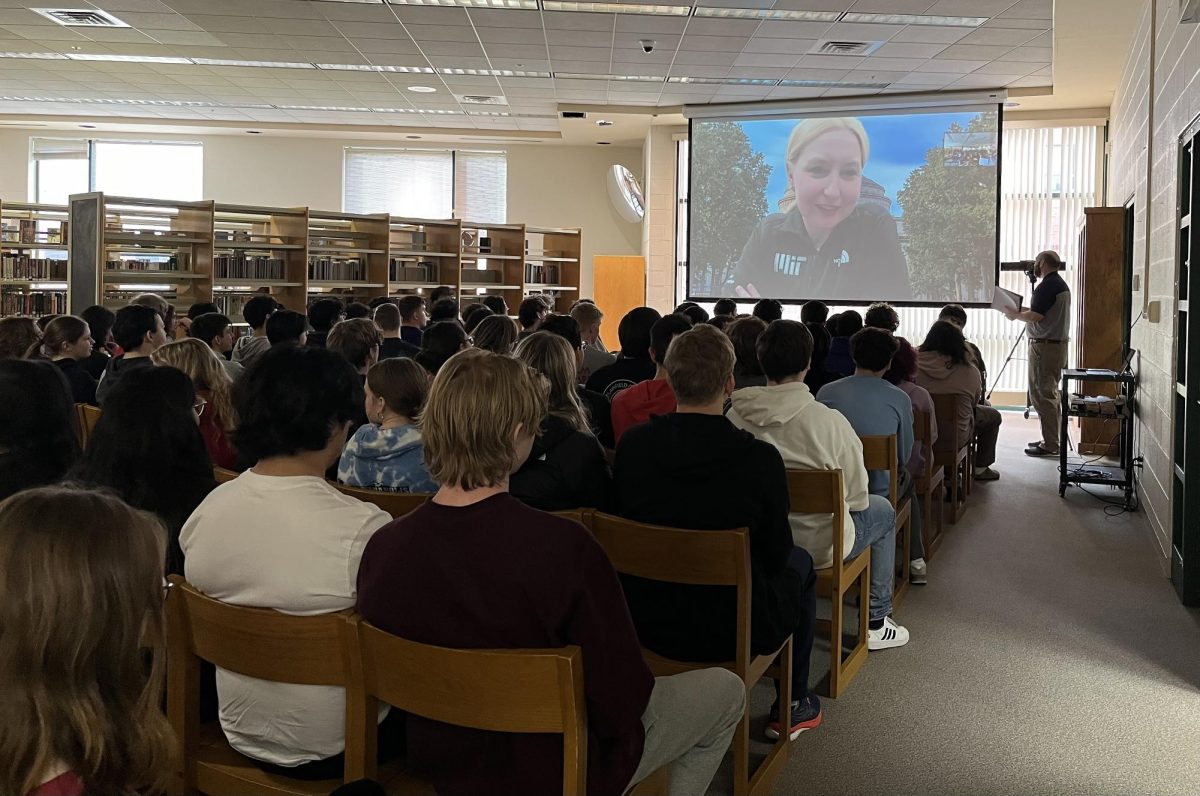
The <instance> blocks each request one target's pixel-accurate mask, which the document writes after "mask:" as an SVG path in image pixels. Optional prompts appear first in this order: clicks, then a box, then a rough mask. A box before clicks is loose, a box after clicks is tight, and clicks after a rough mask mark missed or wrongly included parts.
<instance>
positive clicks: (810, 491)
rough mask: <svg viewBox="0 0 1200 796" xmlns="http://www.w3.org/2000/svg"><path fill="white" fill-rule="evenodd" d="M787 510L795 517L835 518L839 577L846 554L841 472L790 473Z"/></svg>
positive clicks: (834, 545) (834, 537)
mask: <svg viewBox="0 0 1200 796" xmlns="http://www.w3.org/2000/svg"><path fill="white" fill-rule="evenodd" d="M787 480H788V507H789V510H790V511H792V512H794V513H796V514H829V515H832V517H831V519H832V527H833V570H834V573H835V574H840V572H841V568H842V564H843V562H844V560H845V558H846V553H848V552H849V551H848V550H846V549H845V545H844V544H843V541H844V540H843V539H842V535H843V534H844V533H845V527H844V521H845V518H844V514H845V508H846V498H845V495H844V493H843V488H842V471H841V470H788V471H787Z"/></svg>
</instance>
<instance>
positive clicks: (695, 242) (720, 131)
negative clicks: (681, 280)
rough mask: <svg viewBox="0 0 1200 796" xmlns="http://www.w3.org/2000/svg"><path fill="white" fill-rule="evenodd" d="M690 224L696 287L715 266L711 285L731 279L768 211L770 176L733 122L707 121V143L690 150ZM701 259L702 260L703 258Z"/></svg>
mask: <svg viewBox="0 0 1200 796" xmlns="http://www.w3.org/2000/svg"><path fill="white" fill-rule="evenodd" d="M692 175H693V184H692V192H691V197H690V201H691V222H690V226H689V229H690V230H691V231H690V233H689V236H690V238H691V245H690V247H689V249H688V251H689V252H691V255H692V256H693V257H695V256H696V255H699V257H698V258H696V259H694V260H693V262H692V267H693V268H695V269H697V273H696V277H698V278H697V279H695V280H694V287H700V288H702V287H704V285H703V284H702V282H701V280H703V272H704V271H705V270H711V272H712V283H711V286H712V289H713V290H714V291H719V289H720V288H721V287H722V286H723V285H725V284H726V283H727V282H728V281H729V280H730V279H732V278H733V272H734V269H735V267H736V265H737V260H738V257H740V256H741V254H742V246H744V245H745V243H746V239H747V238H749V237H750V233H751V232H752V231H753V230H754V227H755V225H756V224H758V222H759V221H760V220H762V217H763V216H765V215H766V214H767V178H768V177H770V176H771V167H770V166H769V165H768V164H767V162H766V159H765V158H763V156H762V153H761V152H755V151H753V150H752V149H751V148H750V139H749V138H747V137H746V134H745V133H744V132H743V131H742V128H741V127H739V126H738V125H737V124H734V123H732V122H716V123H706V129H705V131H704V146H702V147H696V146H693V148H692ZM699 258H703V259H699Z"/></svg>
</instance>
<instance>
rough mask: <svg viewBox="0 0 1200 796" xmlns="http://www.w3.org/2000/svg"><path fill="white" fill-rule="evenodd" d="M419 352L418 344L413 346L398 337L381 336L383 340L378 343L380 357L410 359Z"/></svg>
mask: <svg viewBox="0 0 1200 796" xmlns="http://www.w3.org/2000/svg"><path fill="white" fill-rule="evenodd" d="M403 328H405V329H407V328H409V327H407V326H405V327H403ZM419 353H421V347H420V346H415V345H413V344H412V343H410V342H407V341H405V340H402V339H400V338H399V337H385V338H383V342H382V343H380V344H379V358H380V359H396V358H408V359H411V358H412V357H415V356H416V355H417V354H419Z"/></svg>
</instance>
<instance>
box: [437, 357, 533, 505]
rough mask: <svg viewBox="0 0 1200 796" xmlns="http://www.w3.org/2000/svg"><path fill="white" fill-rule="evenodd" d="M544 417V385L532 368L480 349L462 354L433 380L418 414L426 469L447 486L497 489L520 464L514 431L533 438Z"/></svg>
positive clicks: (443, 366)
mask: <svg viewBox="0 0 1200 796" xmlns="http://www.w3.org/2000/svg"><path fill="white" fill-rule="evenodd" d="M545 416H546V386H545V381H544V379H543V378H542V377H541V376H539V375H538V374H537V373H536V372H535V371H534V370H533V369H532V368H530V367H528V366H527V365H525V364H524V363H522V362H518V361H517V360H515V359H513V358H512V357H506V356H503V355H501V354H493V353H492V352H490V351H482V350H480V349H478V348H468V349H466V350H464V351H460V352H459V353H457V354H455V355H454V356H452V357H450V359H448V360H446V364H444V365H442V367H441V369H440V370H439V371H438V374H437V376H435V377H434V379H433V385H432V386H431V387H430V388H429V397H428V398H427V399H426V401H425V410H424V411H423V412H422V413H421V435H422V438H423V440H424V443H425V450H424V452H425V467H426V469H427V470H428V471H429V475H430V477H431V478H432V479H433V480H434V481H436V482H437V483H439V484H444V485H446V486H457V487H459V488H461V489H465V490H471V489H479V488H481V487H489V486H496V485H497V484H500V483H502V482H503V481H504V480H505V479H507V478H508V476H509V475H510V474H511V473H512V471H513V470H514V469H515V468H516V466H517V465H518V464H520V462H517V461H516V455H517V451H516V448H515V445H514V439H513V433H514V432H515V431H516V429H517V426H520V427H521V428H522V429H523V430H525V431H526V432H527V433H530V434H536V433H537V430H538V428H539V427H540V426H541V424H542V420H543V419H544V418H545Z"/></svg>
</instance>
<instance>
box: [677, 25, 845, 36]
mask: <svg viewBox="0 0 1200 796" xmlns="http://www.w3.org/2000/svg"><path fill="white" fill-rule="evenodd" d="M827 30H829V23H828V22H770V23H767V24H764V25H762V26H761V27H759V28H758V30H756V31H755V32H754V37H755V38H764V39H823V38H825V31H827ZM688 31H689V32H691V28H689V29H688Z"/></svg>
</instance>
